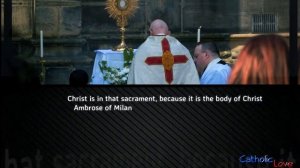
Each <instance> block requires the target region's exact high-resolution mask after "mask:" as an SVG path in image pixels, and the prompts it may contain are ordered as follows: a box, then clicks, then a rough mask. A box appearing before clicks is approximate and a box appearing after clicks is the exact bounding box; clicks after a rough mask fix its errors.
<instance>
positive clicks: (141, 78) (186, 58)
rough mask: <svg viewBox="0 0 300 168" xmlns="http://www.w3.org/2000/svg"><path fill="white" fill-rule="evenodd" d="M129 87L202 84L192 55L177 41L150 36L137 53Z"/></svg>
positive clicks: (164, 37)
mask: <svg viewBox="0 0 300 168" xmlns="http://www.w3.org/2000/svg"><path fill="white" fill-rule="evenodd" d="M168 50H169V51H168ZM166 60H167V61H166ZM127 84H199V75H198V72H197V70H196V66H195V64H194V61H193V58H192V56H191V54H190V52H189V51H188V49H187V48H186V47H184V46H183V45H182V44H181V43H180V42H179V41H178V40H177V39H176V38H174V37H172V36H169V35H166V36H165V35H160V36H149V37H148V38H147V39H146V41H145V42H144V43H143V44H142V45H141V46H140V47H139V48H138V49H137V52H136V54H135V56H134V58H133V61H132V64H131V67H130V71H129V75H128V81H127Z"/></svg>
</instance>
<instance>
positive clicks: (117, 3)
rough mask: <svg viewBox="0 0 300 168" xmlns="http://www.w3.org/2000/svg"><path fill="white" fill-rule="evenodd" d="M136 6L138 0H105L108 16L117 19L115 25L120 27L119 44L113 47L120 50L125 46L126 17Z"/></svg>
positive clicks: (130, 14) (132, 12) (131, 13)
mask: <svg viewBox="0 0 300 168" xmlns="http://www.w3.org/2000/svg"><path fill="white" fill-rule="evenodd" d="M137 8H138V0H107V1H106V8H105V9H106V10H107V12H108V13H109V17H112V18H113V19H115V20H116V21H117V25H118V26H119V27H120V32H121V44H119V45H118V46H117V47H116V48H115V49H116V50H119V51H122V50H124V49H125V48H126V47H127V46H126V43H125V30H126V29H125V26H127V24H128V22H127V19H128V18H129V17H130V16H132V15H133V14H134V12H135V10H136V9H137Z"/></svg>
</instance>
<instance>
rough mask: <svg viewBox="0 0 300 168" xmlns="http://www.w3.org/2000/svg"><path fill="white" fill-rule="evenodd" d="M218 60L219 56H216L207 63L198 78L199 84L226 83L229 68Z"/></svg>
mask: <svg viewBox="0 0 300 168" xmlns="http://www.w3.org/2000/svg"><path fill="white" fill-rule="evenodd" d="M220 61H221V59H220V58H216V59H214V60H212V61H211V62H210V63H209V64H208V65H207V67H206V69H205V70H204V73H203V74H202V76H201V78H200V84H227V82H228V77H229V75H230V72H231V68H230V66H229V65H228V64H222V63H220Z"/></svg>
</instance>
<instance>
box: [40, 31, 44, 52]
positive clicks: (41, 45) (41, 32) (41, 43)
mask: <svg viewBox="0 0 300 168" xmlns="http://www.w3.org/2000/svg"><path fill="white" fill-rule="evenodd" d="M40 47H41V58H43V57H44V43H43V30H41V31H40Z"/></svg>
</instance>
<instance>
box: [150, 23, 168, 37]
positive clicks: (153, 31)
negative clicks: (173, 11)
mask: <svg viewBox="0 0 300 168" xmlns="http://www.w3.org/2000/svg"><path fill="white" fill-rule="evenodd" d="M149 31H150V35H151V36H155V35H170V34H171V33H170V31H169V27H168V25H167V23H166V22H164V21H163V20H161V19H156V20H154V21H153V22H152V23H151V25H150V29H149Z"/></svg>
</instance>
